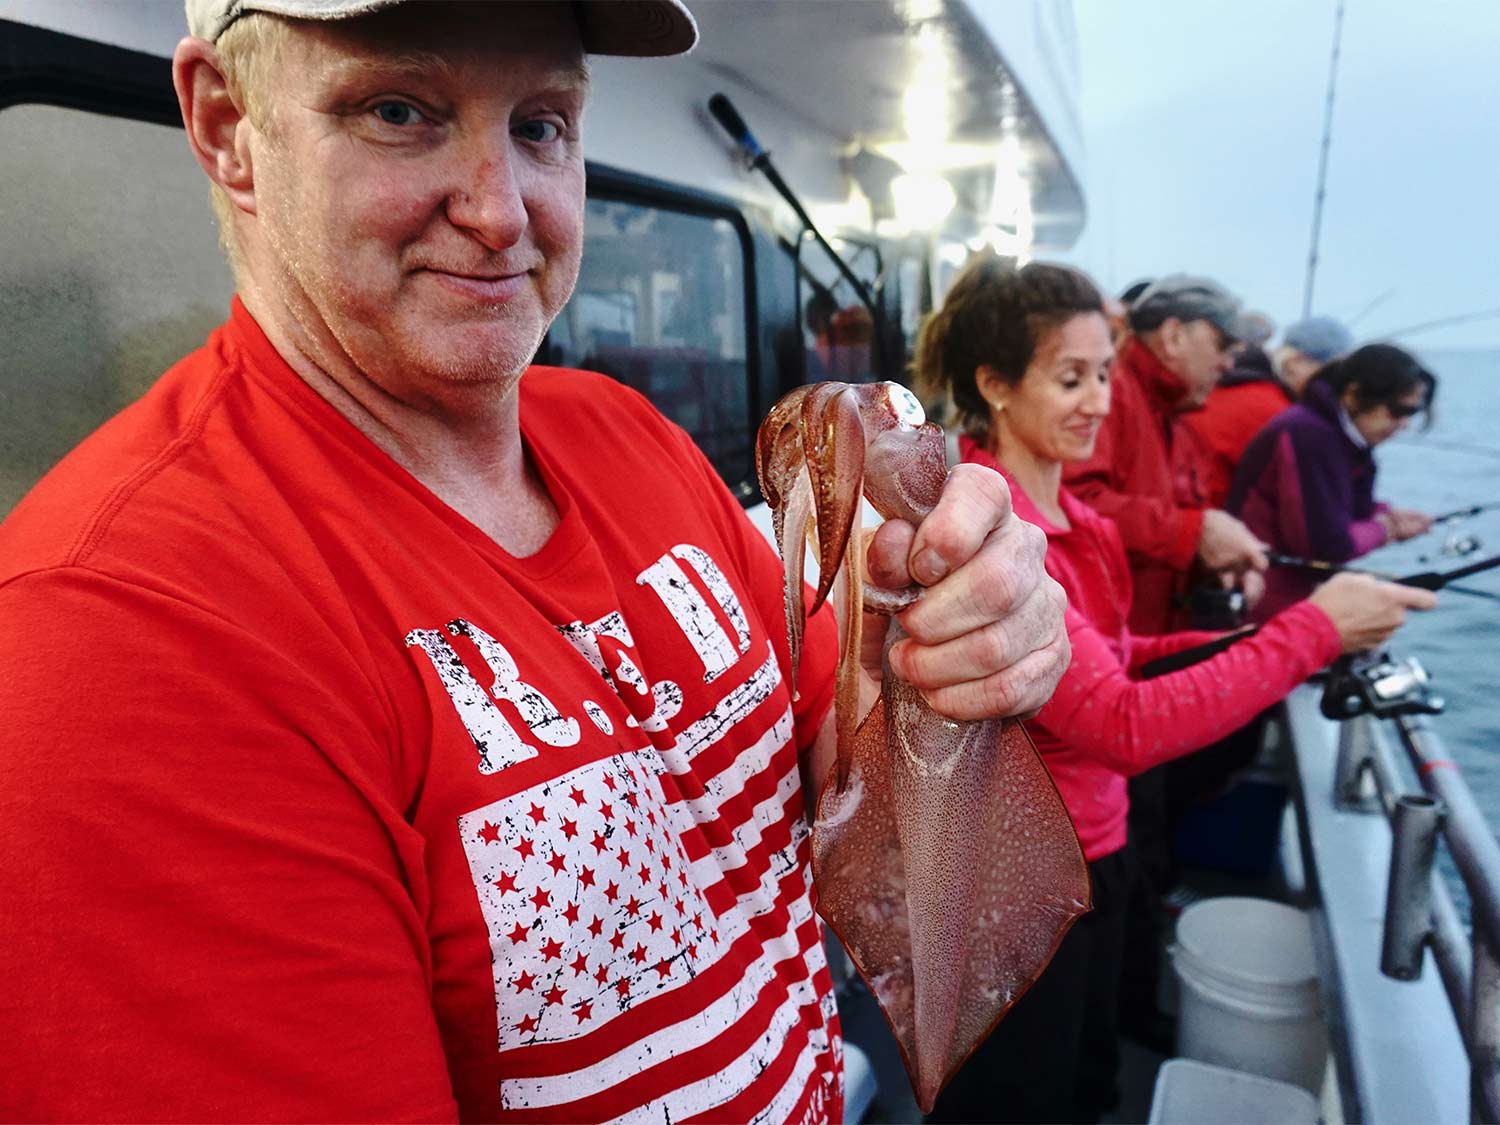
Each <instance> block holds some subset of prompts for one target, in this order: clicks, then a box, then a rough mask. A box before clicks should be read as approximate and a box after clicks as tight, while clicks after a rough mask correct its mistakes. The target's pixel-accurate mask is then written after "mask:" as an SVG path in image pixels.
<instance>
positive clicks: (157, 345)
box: [0, 104, 234, 517]
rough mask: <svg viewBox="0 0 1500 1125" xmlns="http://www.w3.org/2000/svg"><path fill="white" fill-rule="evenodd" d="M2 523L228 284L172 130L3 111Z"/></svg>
mask: <svg viewBox="0 0 1500 1125" xmlns="http://www.w3.org/2000/svg"><path fill="white" fill-rule="evenodd" d="M0 152H4V153H7V154H8V155H9V157H10V158H9V159H5V160H0V200H4V201H5V202H4V205H3V206H0V246H3V247H4V248H5V249H4V252H3V253H0V325H3V328H0V338H3V339H4V341H5V346H4V348H3V349H0V418H3V419H4V420H5V421H4V424H3V426H0V517H3V516H5V515H6V514H8V513H9V512H10V510H11V508H13V507H14V506H15V504H16V503H17V501H19V500H20V499H21V497H22V496H23V495H24V494H25V493H26V492H28V491H29V490H30V489H31V486H32V485H33V484H35V483H36V481H37V480H38V479H39V478H40V477H41V476H42V474H43V473H45V472H46V471H47V470H48V469H50V468H51V467H52V466H53V464H55V463H56V462H57V461H58V460H59V459H60V458H61V457H62V456H63V454H65V453H67V452H68V451H69V450H70V449H72V448H73V446H75V445H77V444H78V443H79V442H80V441H81V440H82V439H83V438H84V437H86V436H87V435H88V434H89V433H91V432H92V431H93V430H94V429H96V428H97V427H98V426H99V425H100V424H101V423H103V422H104V421H105V420H106V419H108V418H109V417H111V416H112V415H114V414H116V413H118V412H119V411H120V410H121V409H122V408H123V407H125V406H126V405H128V404H129V403H131V402H133V401H134V400H135V399H136V398H138V397H139V396H140V395H141V393H142V392H144V391H145V390H146V388H147V387H149V386H150V385H151V384H152V383H153V382H155V381H156V379H157V377H158V376H160V375H161V373H162V372H163V371H165V370H166V369H167V368H168V367H170V366H171V365H172V364H173V363H175V362H176V361H177V360H178V359H180V358H182V357H183V356H184V355H186V354H187V353H188V352H190V351H192V350H193V349H194V348H196V347H198V346H199V345H201V344H202V343H203V339H204V337H205V336H206V335H207V334H208V333H209V332H210V331H211V330H212V329H213V328H214V327H215V326H216V325H217V324H219V322H220V321H222V320H223V319H224V317H225V315H226V313H227V312H228V308H229V297H230V294H231V292H232V291H233V289H234V283H233V279H232V278H231V277H230V273H229V267H228V265H227V264H226V263H225V260H224V255H223V253H222V252H221V251H220V250H219V244H218V225H217V223H216V222H215V221H214V216H213V209H212V207H211V206H210V205H209V199H208V184H207V181H205V180H204V178H203V173H202V171H200V170H199V168H198V165H197V163H196V162H194V160H193V157H192V154H191V153H190V152H189V151H188V146H187V144H186V143H185V142H184V141H183V138H182V130H181V128H176V127H172V126H167V125H159V124H151V123H148V122H144V121H135V120H128V119H122V118H113V117H102V116H99V115H97V114H93V113H85V112H82V111H80V110H74V109H60V108H57V107H55V106H47V105H31V104H25V105H14V106H10V107H8V108H6V109H4V111H3V112H0Z"/></svg>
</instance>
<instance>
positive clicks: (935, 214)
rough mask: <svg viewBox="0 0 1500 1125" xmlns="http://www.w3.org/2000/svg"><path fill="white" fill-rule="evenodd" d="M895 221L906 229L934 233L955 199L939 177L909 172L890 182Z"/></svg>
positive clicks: (948, 186) (955, 201)
mask: <svg viewBox="0 0 1500 1125" xmlns="http://www.w3.org/2000/svg"><path fill="white" fill-rule="evenodd" d="M891 202H892V203H893V204H894V206H895V209H896V221H897V222H899V223H900V224H901V225H902V226H904V227H906V228H907V229H909V230H914V231H934V230H937V229H938V228H939V227H940V226H942V225H943V220H945V219H946V218H947V217H948V215H949V214H950V213H951V212H952V210H953V208H954V205H955V204H957V202H958V197H957V196H956V195H955V194H954V192H953V185H952V184H950V183H949V182H948V181H947V180H945V179H943V177H942V176H933V175H924V174H921V173H915V172H910V173H907V174H905V175H902V176H897V177H896V178H895V179H893V180H892V181H891Z"/></svg>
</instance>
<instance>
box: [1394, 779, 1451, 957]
mask: <svg viewBox="0 0 1500 1125" xmlns="http://www.w3.org/2000/svg"><path fill="white" fill-rule="evenodd" d="M1442 820H1443V806H1442V803H1441V802H1440V801H1437V800H1435V799H1433V798H1432V797H1419V796H1415V795H1412V794H1408V795H1406V796H1402V797H1398V798H1397V799H1396V804H1395V808H1394V809H1393V810H1392V820H1391V874H1390V881H1389V882H1388V883H1387V884H1386V896H1385V933H1384V936H1383V937H1382V939H1381V942H1380V971H1381V972H1382V973H1384V974H1385V975H1386V976H1388V977H1394V978H1395V979H1396V980H1416V979H1417V977H1418V976H1420V975H1421V973H1422V950H1423V948H1424V947H1425V946H1426V945H1427V942H1428V941H1429V940H1430V939H1431V938H1432V932H1433V931H1432V899H1431V889H1432V859H1433V856H1434V855H1435V854H1436V852H1437V834H1438V826H1439V825H1440V824H1441V823H1442Z"/></svg>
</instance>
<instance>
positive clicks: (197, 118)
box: [172, 36, 255, 215]
mask: <svg viewBox="0 0 1500 1125" xmlns="http://www.w3.org/2000/svg"><path fill="white" fill-rule="evenodd" d="M221 65H222V64H221V63H220V62H219V53H218V52H217V51H216V50H214V47H213V44H212V43H210V42H209V41H208V40H207V39H199V38H197V37H195V36H189V37H188V38H186V39H184V40H183V41H182V42H181V43H179V44H177V50H176V52H175V53H174V54H173V56H172V85H173V86H175V87H176V88H177V104H178V106H180V107H181V109H182V124H183V127H184V128H185V129H186V130H187V138H188V144H189V145H191V146H192V149H193V155H194V156H195V157H197V158H198V163H199V164H200V165H201V166H202V167H203V171H204V172H206V173H207V174H208V178H209V179H211V180H212V181H213V182H214V183H216V184H218V185H219V187H221V188H222V189H223V190H224V194H226V195H227V196H228V197H229V199H230V201H231V202H232V203H233V204H234V205H235V206H236V207H238V208H239V209H240V210H241V211H245V212H247V213H249V214H251V215H253V214H255V176H254V172H253V169H252V167H251V161H250V144H249V141H250V135H249V134H250V122H249V119H248V118H246V116H245V110H244V107H243V106H242V105H240V104H238V103H237V102H236V101H235V98H234V95H233V94H231V92H230V90H229V84H228V83H227V82H226V81H225V79H224V73H223V71H222V69H221Z"/></svg>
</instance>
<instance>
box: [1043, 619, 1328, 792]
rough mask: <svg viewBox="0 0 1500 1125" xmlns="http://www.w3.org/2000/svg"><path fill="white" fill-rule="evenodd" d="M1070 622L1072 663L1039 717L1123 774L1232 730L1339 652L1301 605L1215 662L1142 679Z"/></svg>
mask: <svg viewBox="0 0 1500 1125" xmlns="http://www.w3.org/2000/svg"><path fill="white" fill-rule="evenodd" d="M1068 626H1069V627H1068V639H1069V640H1070V641H1071V642H1072V645H1073V663H1072V665H1071V666H1070V667H1069V668H1068V671H1067V673H1066V674H1065V675H1064V676H1063V679H1062V683H1061V684H1059V685H1058V688H1057V691H1056V692H1055V693H1054V694H1053V696H1052V700H1051V702H1049V703H1048V704H1047V706H1045V707H1043V708H1042V710H1041V713H1040V714H1039V715H1037V717H1036V720H1035V721H1036V722H1037V723H1039V724H1041V725H1042V726H1043V727H1044V728H1046V730H1047V731H1048V733H1050V734H1051V735H1053V736H1054V737H1055V738H1058V739H1060V740H1061V741H1062V742H1064V743H1066V744H1067V745H1068V747H1069V748H1070V749H1072V750H1076V751H1078V752H1079V753H1082V754H1087V755H1088V756H1089V757H1091V758H1093V759H1094V760H1096V761H1097V762H1099V763H1100V764H1101V765H1104V766H1107V767H1108V768H1109V769H1112V770H1115V771H1117V772H1119V773H1122V774H1125V775H1127V776H1133V775H1135V774H1138V773H1141V772H1142V771H1144V770H1147V769H1150V768H1151V767H1152V766H1156V765H1160V764H1161V763H1162V762H1167V761H1170V760H1172V759H1173V758H1177V757H1181V756H1182V755H1183V754H1187V753H1189V752H1190V751H1193V750H1197V749H1200V748H1202V747H1204V746H1207V745H1208V744H1209V743H1211V742H1213V741H1214V740H1215V739H1218V738H1222V737H1223V736H1224V735H1226V734H1228V733H1229V732H1231V731H1233V730H1237V729H1238V728H1239V727H1241V726H1243V725H1244V724H1245V723H1247V722H1249V721H1250V720H1251V719H1252V718H1254V717H1255V716H1256V715H1258V714H1259V713H1260V712H1261V711H1263V710H1265V708H1267V707H1269V706H1270V705H1271V704H1273V703H1275V702H1276V701H1277V700H1279V699H1282V698H1283V697H1285V696H1286V694H1287V693H1288V692H1289V691H1291V690H1292V688H1294V687H1296V686H1297V685H1298V684H1299V683H1301V682H1302V681H1303V680H1304V679H1306V678H1307V677H1308V676H1309V675H1310V674H1311V673H1312V672H1314V671H1316V670H1317V669H1319V668H1321V667H1323V665H1325V664H1327V663H1329V662H1330V661H1332V660H1333V659H1334V658H1335V657H1337V656H1338V653H1339V640H1338V634H1337V632H1336V631H1335V630H1334V627H1333V622H1331V621H1330V620H1329V619H1328V617H1327V615H1326V614H1324V613H1323V611H1322V610H1320V609H1318V608H1317V606H1314V605H1311V604H1310V603H1307V602H1300V603H1298V604H1297V605H1295V606H1293V607H1292V608H1290V609H1288V610H1286V611H1284V612H1282V613H1280V614H1278V615H1277V616H1276V617H1274V618H1272V619H1271V621H1270V622H1268V623H1267V624H1266V625H1264V626H1262V628H1261V630H1260V632H1258V633H1256V634H1255V635H1254V636H1252V637H1248V638H1246V639H1245V640H1243V641H1241V642H1240V643H1238V644H1236V645H1233V646H1231V647H1230V648H1228V649H1226V650H1225V651H1224V652H1221V653H1220V654H1219V655H1217V656H1215V657H1213V658H1212V659H1209V660H1205V661H1204V662H1203V663H1201V664H1195V665H1193V666H1192V667H1191V668H1184V669H1182V670H1181V671H1178V672H1172V673H1170V674H1168V675H1165V676H1161V677H1158V678H1157V679H1154V680H1144V681H1138V680H1132V679H1130V678H1129V676H1127V675H1126V673H1125V669H1124V668H1122V667H1121V666H1120V662H1119V660H1117V659H1116V658H1115V655H1114V653H1113V652H1112V651H1111V650H1110V648H1109V646H1108V644H1107V643H1106V642H1105V640H1104V637H1103V636H1102V635H1101V634H1100V633H1099V631H1098V630H1097V629H1095V628H1094V627H1093V626H1092V625H1090V624H1088V622H1087V621H1086V620H1085V619H1084V618H1083V617H1082V616H1081V615H1079V614H1076V613H1072V612H1070V613H1069V617H1068Z"/></svg>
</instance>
